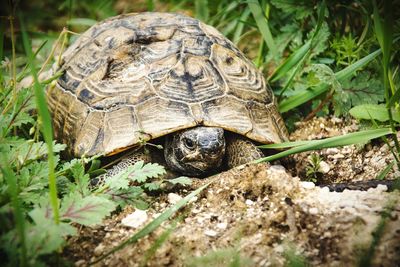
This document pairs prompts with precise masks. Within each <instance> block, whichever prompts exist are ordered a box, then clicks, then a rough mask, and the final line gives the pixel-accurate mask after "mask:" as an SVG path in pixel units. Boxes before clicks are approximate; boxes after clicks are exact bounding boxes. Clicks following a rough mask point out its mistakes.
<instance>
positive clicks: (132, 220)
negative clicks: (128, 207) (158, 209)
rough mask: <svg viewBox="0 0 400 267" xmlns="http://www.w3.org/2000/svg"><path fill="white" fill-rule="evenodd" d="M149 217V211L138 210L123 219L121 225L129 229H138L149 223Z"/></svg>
mask: <svg viewBox="0 0 400 267" xmlns="http://www.w3.org/2000/svg"><path fill="white" fill-rule="evenodd" d="M147 217H148V216H147V211H145V210H139V209H137V210H135V212H133V213H131V214H129V215H128V216H126V217H125V218H123V219H122V220H121V224H122V225H123V226H127V227H132V228H138V227H140V226H141V225H143V224H144V223H145V222H146V221H147Z"/></svg>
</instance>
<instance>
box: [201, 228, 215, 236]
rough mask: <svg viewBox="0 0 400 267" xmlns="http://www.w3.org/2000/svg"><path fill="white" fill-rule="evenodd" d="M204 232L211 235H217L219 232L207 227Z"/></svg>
mask: <svg viewBox="0 0 400 267" xmlns="http://www.w3.org/2000/svg"><path fill="white" fill-rule="evenodd" d="M204 234H205V235H206V236H209V237H216V236H217V234H218V233H217V232H216V231H214V230H210V229H207V230H205V231H204Z"/></svg>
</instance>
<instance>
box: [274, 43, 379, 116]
mask: <svg viewBox="0 0 400 267" xmlns="http://www.w3.org/2000/svg"><path fill="white" fill-rule="evenodd" d="M380 53H381V49H378V50H376V51H375V52H372V53H371V54H369V55H367V56H365V57H363V58H361V59H360V60H358V61H356V62H354V63H353V64H351V65H350V66H348V67H346V68H344V69H343V70H341V71H338V72H336V73H335V76H336V78H337V79H338V80H339V81H343V80H344V79H346V78H348V77H350V76H351V75H353V73H354V72H355V71H356V70H358V69H360V68H362V67H364V66H366V65H367V64H368V63H370V62H371V61H372V60H373V59H375V58H376V57H377V56H378V55H379V54H380ZM329 88H330V87H329V86H328V85H321V86H318V87H316V88H308V89H306V90H302V91H299V93H297V94H296V95H293V96H290V97H288V98H286V99H284V100H282V101H281V102H280V103H279V111H280V112H281V113H283V112H287V111H289V110H291V109H293V108H295V107H298V106H300V105H302V104H304V103H306V102H307V101H310V100H311V99H313V98H315V97H317V96H319V95H320V94H322V93H324V92H326V91H327V90H329Z"/></svg>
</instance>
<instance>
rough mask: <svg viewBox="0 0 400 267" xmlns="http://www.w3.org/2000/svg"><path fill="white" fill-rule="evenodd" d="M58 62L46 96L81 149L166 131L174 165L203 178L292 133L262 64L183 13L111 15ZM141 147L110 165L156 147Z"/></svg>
mask: <svg viewBox="0 0 400 267" xmlns="http://www.w3.org/2000/svg"><path fill="white" fill-rule="evenodd" d="M60 68H61V69H62V71H63V74H62V75H61V76H60V77H59V78H58V80H57V82H56V85H55V86H54V87H53V88H51V89H48V90H47V98H48V103H49V108H50V111H51V113H52V118H53V126H54V131H55V137H56V139H57V140H59V141H60V142H63V143H65V144H67V145H68V149H69V153H70V154H73V155H75V156H82V155H86V156H92V155H97V154H103V155H106V156H111V155H116V154H118V153H120V152H123V151H126V150H128V149H131V148H133V147H138V146H140V145H142V144H143V143H145V142H147V141H150V140H162V141H160V142H164V152H163V154H164V156H163V157H164V164H165V165H166V166H167V167H168V169H170V170H172V171H175V172H178V173H180V174H183V175H188V176H200V177H201V176H204V175H207V174H209V173H212V172H215V171H216V170H218V169H219V168H220V166H227V167H229V168H231V167H234V166H237V165H241V164H244V163H246V162H249V161H251V160H254V159H257V158H260V157H262V156H264V155H263V153H262V152H261V151H260V149H259V148H258V147H257V146H256V145H257V144H260V143H263V144H268V143H279V142H282V141H286V140H287V139H288V138H287V136H288V133H287V130H286V128H285V125H284V122H283V120H282V118H281V116H280V114H279V112H278V110H277V107H276V104H275V102H274V95H273V93H272V91H271V89H270V88H269V86H268V85H267V83H266V82H265V80H264V78H263V76H262V74H261V73H260V71H258V70H257V69H256V67H255V66H254V65H253V64H252V62H251V61H250V60H248V59H247V58H246V57H245V56H244V54H243V53H242V52H241V51H239V50H238V48H236V47H235V45H234V44H233V43H232V42H230V41H229V40H228V39H227V38H225V37H224V36H223V35H222V34H221V33H219V32H218V31H217V30H216V29H215V28H213V27H211V26H209V25H206V24H204V23H202V22H200V21H199V20H196V19H193V18H191V17H188V16H185V15H181V14H174V13H157V12H145V13H136V14H134V13H132V14H124V15H119V16H116V17H111V18H108V19H106V20H104V21H101V22H99V23H97V24H95V25H94V26H92V27H91V28H90V29H89V30H87V31H86V32H85V33H83V34H82V35H81V36H80V37H79V38H77V40H76V41H75V42H74V43H73V44H72V45H71V46H70V47H69V48H68V49H67V50H66V51H65V53H64V54H63V55H62V60H61V64H60ZM135 151H136V152H134V153H133V154H131V155H130V156H129V157H128V156H125V157H123V160H122V161H121V162H120V163H119V164H117V165H116V166H115V167H114V169H113V170H114V171H115V170H119V169H121V168H124V167H126V166H127V165H129V164H132V163H134V162H135V161H137V160H141V159H144V160H146V161H149V160H151V158H152V156H153V154H152V153H154V152H151V153H150V154H148V153H147V154H146V153H144V152H143V150H135ZM111 172H112V171H111Z"/></svg>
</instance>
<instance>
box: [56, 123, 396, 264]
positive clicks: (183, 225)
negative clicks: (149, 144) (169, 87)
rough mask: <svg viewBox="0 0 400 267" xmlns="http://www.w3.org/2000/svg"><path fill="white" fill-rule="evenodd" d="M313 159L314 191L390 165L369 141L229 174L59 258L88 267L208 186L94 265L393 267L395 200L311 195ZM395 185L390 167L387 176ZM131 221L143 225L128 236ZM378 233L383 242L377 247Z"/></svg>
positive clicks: (122, 221) (123, 220) (115, 222)
mask: <svg viewBox="0 0 400 267" xmlns="http://www.w3.org/2000/svg"><path fill="white" fill-rule="evenodd" d="M358 128H359V126H358V125H357V124H356V122H355V121H343V120H341V119H338V118H335V117H333V118H327V119H326V118H315V119H313V120H311V121H308V122H305V123H299V124H298V125H297V130H296V131H295V132H293V133H292V134H291V140H309V139H320V138H325V137H330V136H335V135H341V134H345V133H348V132H352V131H355V130H357V129H358ZM312 153H317V154H318V155H319V157H320V159H321V160H322V161H321V163H320V166H319V169H318V170H317V171H316V175H317V176H316V177H317V183H319V184H325V183H332V182H351V181H363V180H370V179H373V178H375V177H377V176H378V174H379V173H380V172H381V171H382V170H383V169H384V168H385V167H386V166H387V164H388V163H390V162H391V161H392V160H393V159H392V155H391V153H390V151H389V149H388V146H387V145H386V144H384V143H381V142H373V143H369V144H364V145H351V146H346V147H343V148H328V149H324V150H321V151H318V152H305V153H301V154H297V155H295V156H293V157H290V158H287V159H285V160H281V161H280V162H279V161H278V162H274V163H272V165H268V164H257V165H254V164H253V165H247V166H241V167H238V168H234V169H232V170H229V171H226V172H223V173H221V174H218V175H214V176H212V177H209V178H206V179H202V180H195V182H194V183H193V184H192V185H191V186H189V187H188V188H180V189H177V190H176V191H174V192H164V193H161V194H160V195H159V196H157V199H156V201H155V202H154V204H153V205H152V206H151V208H150V209H149V210H147V211H146V212H140V216H139V217H138V216H136V215H137V214H138V211H136V210H135V208H133V207H126V208H125V209H124V210H123V211H122V212H119V213H116V214H114V215H113V216H111V217H109V218H107V219H106V220H104V223H103V224H102V225H99V226H97V227H92V228H91V227H83V228H81V229H80V231H79V235H78V236H75V237H71V238H70V239H69V240H68V246H67V247H66V248H65V249H64V252H63V255H64V257H65V258H66V259H68V260H70V261H72V262H74V264H75V265H76V266H86V265H88V264H89V263H90V262H92V261H94V260H95V259H96V258H98V257H99V256H101V255H103V254H104V253H106V252H108V251H110V250H111V249H112V248H114V247H115V246H117V245H118V244H120V243H121V241H123V240H126V239H127V238H129V237H130V236H132V235H133V234H135V233H136V232H138V231H139V230H140V229H141V228H142V227H143V226H144V225H146V223H149V222H150V221H151V220H153V219H154V218H155V217H157V216H158V215H159V214H160V213H161V212H163V211H165V210H166V209H167V208H168V207H170V206H171V205H173V204H174V203H176V201H178V200H179V199H181V198H182V197H184V196H185V195H187V194H188V193H189V192H191V191H192V190H194V189H196V188H198V187H199V186H200V185H203V184H205V183H207V182H210V181H212V183H211V185H210V186H209V187H208V188H207V189H205V190H204V191H203V192H202V193H201V194H200V195H199V196H197V197H196V198H195V200H194V201H192V202H191V203H190V204H189V205H187V206H186V207H185V208H183V209H182V210H180V211H179V212H177V214H176V215H174V216H173V218H171V220H169V221H166V222H164V223H163V224H162V225H161V226H160V227H159V228H157V229H156V230H155V231H153V232H152V233H151V234H149V235H147V236H145V237H143V238H141V239H140V240H139V241H138V242H137V243H136V244H130V245H127V246H126V247H124V248H123V249H121V250H118V251H116V252H115V253H113V254H112V255H110V256H109V257H107V258H106V259H104V260H102V261H100V262H99V263H97V264H95V266H227V265H229V264H230V263H232V261H233V260H235V261H236V263H238V266H283V265H285V264H287V263H288V262H289V261H290V259H292V260H293V258H296V260H303V261H305V262H308V263H309V264H310V265H311V266H355V265H358V264H360V265H362V261H363V260H367V259H368V257H370V258H371V263H372V266H398V262H400V193H399V191H394V192H387V190H386V189H387V188H386V186H378V187H377V188H371V189H369V190H368V191H358V190H345V191H343V192H341V193H338V192H330V191H329V189H328V188H327V187H318V186H315V184H314V183H312V182H309V181H307V180H309V179H310V177H309V175H308V177H307V174H306V173H307V172H306V168H307V166H309V158H310V155H311V154H312ZM279 164H282V165H284V166H285V167H283V166H282V165H279ZM399 176H400V174H399V170H398V169H396V168H394V170H392V171H391V172H390V173H389V174H388V178H394V177H399ZM302 180H303V181H302ZM135 214H136V215H135ZM146 216H147V218H146ZM135 217H136V219H135ZM131 218H133V220H136V222H135V223H134V224H141V225H140V226H137V225H136V226H135V227H136V228H135V227H132V226H134V225H132V222H130V221H129V220H131ZM138 219H139V221H140V222H138V221H137V220H138ZM173 224H176V225H175V226H174V227H172V229H171V225H173ZM128 225H131V226H128ZM380 225H384V227H383V228H381V230H382V231H381V236H380V238H378V239H373V235H372V233H373V232H374V231H376V230H377V229H378V226H380ZM162 239H165V240H162ZM373 243H374V244H375V243H376V245H375V246H374V247H373V248H374V249H371V244H373ZM295 255H296V256H295ZM292 262H293V261H292Z"/></svg>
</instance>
